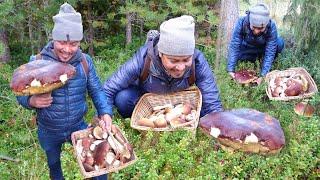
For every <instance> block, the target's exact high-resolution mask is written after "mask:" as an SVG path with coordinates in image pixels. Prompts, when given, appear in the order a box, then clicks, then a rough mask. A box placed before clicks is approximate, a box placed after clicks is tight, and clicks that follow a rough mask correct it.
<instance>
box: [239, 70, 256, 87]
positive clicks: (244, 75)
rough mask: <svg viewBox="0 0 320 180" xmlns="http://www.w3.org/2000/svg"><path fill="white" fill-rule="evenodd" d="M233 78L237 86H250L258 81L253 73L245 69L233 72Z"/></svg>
mask: <svg viewBox="0 0 320 180" xmlns="http://www.w3.org/2000/svg"><path fill="white" fill-rule="evenodd" d="M234 76H235V77H234V80H235V81H236V82H237V83H239V84H250V83H253V82H254V81H255V80H256V79H258V77H257V76H256V72H255V71H253V70H246V69H243V70H240V71H237V72H235V73H234Z"/></svg>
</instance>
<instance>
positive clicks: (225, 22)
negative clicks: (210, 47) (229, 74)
mask: <svg viewBox="0 0 320 180" xmlns="http://www.w3.org/2000/svg"><path fill="white" fill-rule="evenodd" d="M238 18H239V2H238V0H221V5H220V24H219V29H218V39H217V53H216V63H215V67H216V69H218V68H219V67H220V62H221V59H222V58H226V57H227V53H228V44H229V42H230V39H231V36H232V32H233V27H234V24H235V22H236V21H237V19H238Z"/></svg>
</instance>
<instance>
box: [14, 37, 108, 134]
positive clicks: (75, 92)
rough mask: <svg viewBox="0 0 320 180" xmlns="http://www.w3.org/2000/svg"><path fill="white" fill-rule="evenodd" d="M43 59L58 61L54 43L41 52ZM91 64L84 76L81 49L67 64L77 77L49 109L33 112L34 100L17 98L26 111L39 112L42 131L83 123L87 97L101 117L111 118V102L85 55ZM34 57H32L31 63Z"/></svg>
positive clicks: (58, 93) (58, 91) (55, 96)
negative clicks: (31, 101)
mask: <svg viewBox="0 0 320 180" xmlns="http://www.w3.org/2000/svg"><path fill="white" fill-rule="evenodd" d="M41 55H42V58H43V59H45V60H53V61H59V60H58V58H57V57H56V56H55V54H54V53H53V43H52V42H49V43H48V45H47V46H46V47H45V48H43V50H42V51H41ZM85 56H86V59H87V62H88V70H89V72H88V74H86V73H85V71H84V69H83V67H82V65H81V60H82V59H83V58H82V52H81V50H80V49H79V50H78V51H77V52H76V54H75V56H74V57H72V59H71V60H70V61H69V62H68V63H69V64H71V65H72V66H74V67H75V68H76V74H75V76H74V77H72V78H71V79H69V81H68V82H67V83H66V84H65V85H64V86H63V87H61V88H59V89H56V90H54V91H52V93H51V96H52V97H53V102H52V104H51V106H49V107H47V108H39V109H38V108H32V107H31V106H30V105H29V99H30V97H31V96H18V97H17V99H18V102H19V103H20V104H21V105H22V106H23V107H25V108H28V109H35V110H36V112H37V123H38V126H39V127H42V128H45V129H47V130H52V131H57V132H63V131H67V130H68V129H70V128H71V127H73V126H76V125H78V124H79V123H81V122H82V121H83V116H84V115H85V114H86V112H87V110H88V107H87V104H86V94H87V91H88V94H89V95H90V97H91V98H92V100H93V103H94V106H95V107H96V109H97V112H98V115H103V114H109V115H112V105H111V104H107V102H108V100H107V97H106V95H105V93H104V92H103V89H102V86H101V83H100V80H99V77H98V76H97V74H96V70H95V68H94V64H93V62H92V59H91V57H90V56H89V55H87V54H86V55H85ZM34 59H35V56H31V58H30V61H32V60H34Z"/></svg>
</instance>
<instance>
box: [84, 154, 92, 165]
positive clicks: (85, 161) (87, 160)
mask: <svg viewBox="0 0 320 180" xmlns="http://www.w3.org/2000/svg"><path fill="white" fill-rule="evenodd" d="M84 163H86V164H89V165H90V166H92V165H93V163H94V159H93V157H92V156H87V157H86V158H85V160H84Z"/></svg>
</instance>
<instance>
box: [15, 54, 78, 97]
mask: <svg viewBox="0 0 320 180" xmlns="http://www.w3.org/2000/svg"><path fill="white" fill-rule="evenodd" d="M75 72H76V70H75V68H74V67H73V66H72V65H70V64H66V63H60V62H56V61H49V60H34V61H31V62H29V63H26V64H23V65H21V66H20V67H19V68H17V69H16V70H15V71H14V73H13V77H12V80H11V82H10V87H11V89H12V90H13V92H14V93H15V94H16V95H33V94H42V93H47V92H51V91H52V90H54V89H57V88H59V87H61V86H63V83H62V82H61V80H60V76H61V75H65V74H66V75H67V78H68V79H70V78H71V77H72V76H73V75H75ZM34 80H36V81H39V82H40V83H41V86H31V82H33V81H34Z"/></svg>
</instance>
